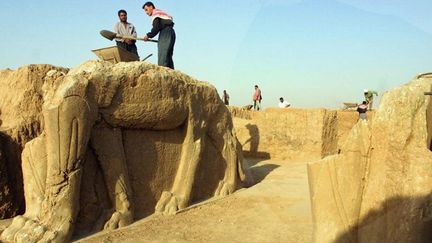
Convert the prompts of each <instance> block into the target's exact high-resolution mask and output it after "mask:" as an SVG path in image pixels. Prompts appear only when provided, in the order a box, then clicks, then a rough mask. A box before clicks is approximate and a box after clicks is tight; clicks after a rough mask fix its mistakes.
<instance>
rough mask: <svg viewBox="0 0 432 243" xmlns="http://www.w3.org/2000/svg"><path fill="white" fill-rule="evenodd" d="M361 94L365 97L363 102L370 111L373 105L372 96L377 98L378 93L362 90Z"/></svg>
mask: <svg viewBox="0 0 432 243" xmlns="http://www.w3.org/2000/svg"><path fill="white" fill-rule="evenodd" d="M363 94H364V97H365V101H366V103H367V104H368V109H369V110H372V104H373V97H374V95H376V96H378V93H377V92H376V91H373V90H367V89H365V90H363Z"/></svg>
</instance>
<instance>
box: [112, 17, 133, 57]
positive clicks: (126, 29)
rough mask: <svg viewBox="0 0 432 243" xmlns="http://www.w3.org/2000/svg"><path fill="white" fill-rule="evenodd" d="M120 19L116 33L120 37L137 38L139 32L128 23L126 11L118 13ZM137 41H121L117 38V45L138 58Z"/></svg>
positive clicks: (115, 26) (116, 25) (115, 28)
mask: <svg viewBox="0 0 432 243" xmlns="http://www.w3.org/2000/svg"><path fill="white" fill-rule="evenodd" d="M117 14H118V17H119V20H120V22H118V23H116V24H115V25H114V32H115V33H117V34H119V35H126V36H133V37H137V32H136V30H135V26H133V24H131V23H129V22H127V12H126V10H124V9H120V10H119V11H118V13H117ZM135 42H136V41H135V40H129V39H120V38H116V43H117V46H118V47H121V48H123V49H125V50H126V51H128V52H132V53H134V54H135V55H137V56H138V50H137V47H136V45H135Z"/></svg>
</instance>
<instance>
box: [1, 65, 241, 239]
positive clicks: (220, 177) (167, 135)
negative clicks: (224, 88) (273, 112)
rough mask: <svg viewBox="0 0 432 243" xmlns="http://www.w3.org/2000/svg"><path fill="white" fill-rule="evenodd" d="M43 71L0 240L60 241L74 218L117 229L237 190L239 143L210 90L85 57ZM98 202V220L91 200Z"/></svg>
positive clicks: (151, 69) (174, 75)
mask: <svg viewBox="0 0 432 243" xmlns="http://www.w3.org/2000/svg"><path fill="white" fill-rule="evenodd" d="M50 75H51V76H53V77H54V76H55V77H56V78H54V79H51V80H46V81H45V83H44V85H43V89H42V90H43V101H44V102H43V106H42V114H43V121H44V123H43V124H44V125H43V131H42V132H41V133H40V135H39V136H37V137H36V138H35V139H33V140H31V141H30V142H28V143H27V144H26V146H25V149H24V151H23V155H22V161H23V162H22V163H23V175H24V188H25V199H26V204H27V208H26V213H25V214H24V215H23V216H19V217H16V218H15V219H14V221H13V223H12V225H11V226H9V228H7V229H6V230H5V231H4V232H3V233H2V240H4V241H12V240H14V239H15V240H18V241H34V240H36V241H37V240H41V241H54V242H63V241H67V240H68V239H70V237H71V234H72V232H73V231H74V228H75V225H76V224H77V222H79V223H80V224H81V225H86V224H87V225H90V224H89V222H90V221H93V222H95V223H94V225H97V224H98V223H97V222H105V221H106V219H105V218H106V216H108V221H107V222H106V223H105V228H110V229H112V228H117V227H122V226H125V225H127V224H130V223H131V222H132V221H133V220H134V219H135V218H140V217H144V216H147V215H148V214H150V213H152V212H154V208H155V209H156V211H157V212H160V213H165V214H172V213H175V212H176V211H177V210H179V209H183V208H185V207H187V206H188V205H190V203H192V202H194V201H200V200H204V199H208V198H210V197H212V196H224V195H228V194H230V193H232V192H233V191H234V190H235V189H236V188H238V187H239V186H241V180H242V179H244V174H243V172H242V168H241V162H242V155H241V146H240V144H239V143H238V141H237V139H236V136H235V132H234V128H233V124H232V120H231V115H230V113H229V111H228V109H227V108H226V107H225V105H224V104H223V103H222V101H221V100H220V98H219V97H218V94H217V92H216V90H215V88H214V87H213V86H211V85H209V84H207V83H203V82H198V81H196V80H194V79H192V78H190V77H188V76H186V75H184V74H182V73H180V72H177V71H173V70H170V69H166V68H162V67H157V66H154V65H150V64H146V63H141V62H133V63H119V64H116V65H113V64H110V63H107V62H98V61H89V62H86V63H84V64H82V65H80V66H79V67H77V68H75V69H72V70H70V71H69V72H68V73H67V74H66V75H64V74H61V72H59V71H53V72H51V73H50ZM10 112H12V111H10ZM38 115H40V113H39V114H38ZM11 122H12V121H10V122H9V123H11ZM84 161H86V163H90V164H87V165H83V164H84ZM86 168H93V169H89V170H90V171H84V173H83V170H85V169H86ZM97 168H100V171H101V172H102V173H101V174H98V173H95V172H92V171H94V170H95V169H97ZM83 175H84V178H83V182H82V183H81V178H82V177H83ZM102 175H103V176H102ZM85 176H90V177H92V178H89V180H86V178H85ZM34 178H36V179H34ZM101 178H103V181H104V182H105V183H104V184H105V188H106V194H104V193H103V192H102V193H100V192H99V188H100V187H101V186H100V185H101V184H102V183H101ZM88 182H89V184H87V183H88ZM81 185H82V186H81ZM98 192H99V193H98ZM80 195H81V196H83V198H80ZM85 195H87V196H85ZM107 197H108V198H109V199H110V200H108V201H110V203H109V204H110V205H111V207H112V212H111V213H110V214H108V215H106V214H105V213H104V211H105V209H104V206H103V205H102V204H98V202H99V201H104V200H105V201H107V200H106V198H107ZM104 198H105V199H104ZM80 201H81V203H87V205H83V207H81V209H82V212H89V211H92V212H94V213H93V214H92V216H89V215H88V214H86V213H79V212H80ZM98 205H99V207H98ZM107 207H109V206H107ZM80 216H81V218H78V217H80ZM86 216H89V218H87V219H85V217H86ZM97 217H99V218H100V219H95V218H97ZM76 228H79V227H76Z"/></svg>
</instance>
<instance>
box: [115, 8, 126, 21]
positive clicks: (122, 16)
mask: <svg viewBox="0 0 432 243" xmlns="http://www.w3.org/2000/svg"><path fill="white" fill-rule="evenodd" d="M117 15H118V17H119V19H120V22H123V23H126V22H127V12H126V10H124V9H120V10H119V11H118V12H117Z"/></svg>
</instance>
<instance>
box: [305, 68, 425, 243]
mask: <svg viewBox="0 0 432 243" xmlns="http://www.w3.org/2000/svg"><path fill="white" fill-rule="evenodd" d="M431 88H432V75H422V76H419V78H418V79H415V80H413V81H411V82H410V83H408V84H406V85H403V86H401V87H398V88H396V89H393V90H391V91H389V92H387V93H386V94H385V95H384V96H383V98H382V100H381V105H380V107H379V108H378V110H377V111H376V113H375V116H374V119H373V124H367V123H365V122H361V123H358V124H357V125H356V126H355V127H354V129H353V130H351V132H350V134H349V135H348V138H347V139H346V143H345V144H344V146H343V147H342V150H341V153H340V154H339V155H335V156H331V157H328V158H325V159H323V160H322V161H318V162H315V163H312V164H310V165H309V167H308V171H309V184H310V188H311V190H310V191H311V198H312V200H311V201H312V208H313V217H314V225H315V230H314V232H315V235H314V237H315V241H316V242H431V241H432V234H431V233H430V232H431V231H430V229H431V225H432V213H431V212H432V187H431V185H432V153H431V151H430V148H431V138H432V127H431V126H430V124H432V123H431V122H432V115H431V114H432V113H431V112H432V104H431V98H430V96H425V95H424V94H423V92H426V91H431Z"/></svg>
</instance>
